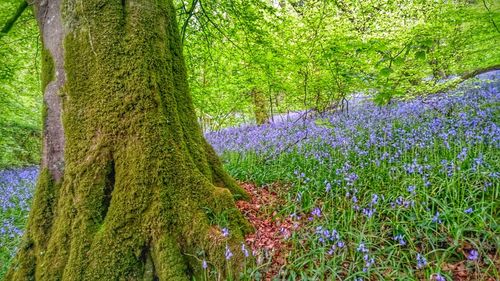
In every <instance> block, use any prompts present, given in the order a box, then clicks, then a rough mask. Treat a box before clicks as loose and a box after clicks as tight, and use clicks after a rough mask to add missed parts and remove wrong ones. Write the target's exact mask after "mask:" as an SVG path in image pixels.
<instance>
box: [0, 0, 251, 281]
mask: <svg viewBox="0 0 500 281" xmlns="http://www.w3.org/2000/svg"><path fill="white" fill-rule="evenodd" d="M35 8H36V15H37V19H38V21H39V25H40V30H41V33H42V37H43V44H44V47H45V51H44V56H43V79H42V80H43V85H42V86H44V92H45V93H44V101H45V103H44V107H45V110H44V112H45V113H44V120H45V124H44V150H43V161H42V170H41V174H40V178H39V180H38V184H37V190H36V194H35V198H34V202H33V206H32V211H31V213H30V218H29V222H28V227H27V232H26V234H25V237H24V238H23V242H22V245H21V247H20V249H19V252H18V254H17V257H16V259H15V261H14V263H13V265H12V266H11V268H10V270H9V272H8V274H7V276H6V280H16V281H17V280H68V281H69V280H71V281H75V280H76V281H77V280H190V279H191V278H192V277H193V276H201V274H202V272H203V271H202V267H201V260H203V259H206V260H207V261H208V263H209V265H210V266H212V267H215V268H217V269H218V270H219V272H224V270H225V269H226V268H233V270H232V272H233V274H236V272H237V269H238V267H239V265H240V264H241V261H242V260H243V253H241V251H238V249H239V247H240V246H241V243H242V241H243V234H244V233H245V232H246V231H250V227H249V225H248V223H247V222H246V220H245V219H244V218H243V216H242V215H241V214H240V213H239V212H238V210H237V209H236V208H235V204H234V199H233V197H239V198H247V194H246V193H245V192H244V191H243V190H242V189H241V188H240V187H239V186H238V185H237V184H236V182H235V181H234V180H233V179H232V178H231V177H230V176H229V175H228V174H227V173H226V172H225V171H224V170H223V168H222V165H221V163H220V161H219V159H218V158H217V156H216V154H215V152H214V150H213V149H212V147H211V146H210V145H209V144H208V143H207V142H206V140H205V139H204V138H203V134H202V131H201V129H200V127H199V125H198V123H197V119H196V115H195V111H194V108H193V105H192V101H191V97H190V94H189V90H188V85H187V80H186V69H185V65H184V59H183V57H182V49H181V41H180V36H179V32H178V28H177V22H176V21H175V13H174V7H173V4H172V1H153V0H148V1H139V0H114V1H100V0H85V1H83V0H50V1H43V0H39V1H37V2H36V3H35ZM214 216H215V217H220V216H223V217H224V218H225V220H226V221H227V225H222V226H219V225H216V220H213V217H214ZM220 227H227V228H229V229H230V236H229V237H223V236H222V234H221V232H220ZM226 245H227V246H229V248H230V249H231V250H232V252H233V254H234V256H233V258H232V260H231V262H230V265H229V266H228V265H227V264H226V263H227V261H226V260H225V258H224V253H225V250H226Z"/></svg>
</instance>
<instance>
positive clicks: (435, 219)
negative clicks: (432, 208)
mask: <svg viewBox="0 0 500 281" xmlns="http://www.w3.org/2000/svg"><path fill="white" fill-rule="evenodd" d="M432 222H435V223H438V224H441V223H442V222H443V221H441V219H440V218H439V212H436V214H435V215H434V217H432Z"/></svg>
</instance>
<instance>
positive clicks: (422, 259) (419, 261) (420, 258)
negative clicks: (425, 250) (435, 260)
mask: <svg viewBox="0 0 500 281" xmlns="http://www.w3.org/2000/svg"><path fill="white" fill-rule="evenodd" d="M426 265H427V260H426V259H425V257H424V256H422V255H421V254H419V253H417V268H418V269H420V268H422V267H424V266H426Z"/></svg>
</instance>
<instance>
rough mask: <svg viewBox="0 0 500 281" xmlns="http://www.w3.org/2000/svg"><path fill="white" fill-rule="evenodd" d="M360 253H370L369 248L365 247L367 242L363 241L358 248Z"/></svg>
mask: <svg viewBox="0 0 500 281" xmlns="http://www.w3.org/2000/svg"><path fill="white" fill-rule="evenodd" d="M356 250H357V251H358V252H360V253H368V249H367V248H366V247H365V243H363V242H361V243H359V245H358V248H357V249H356Z"/></svg>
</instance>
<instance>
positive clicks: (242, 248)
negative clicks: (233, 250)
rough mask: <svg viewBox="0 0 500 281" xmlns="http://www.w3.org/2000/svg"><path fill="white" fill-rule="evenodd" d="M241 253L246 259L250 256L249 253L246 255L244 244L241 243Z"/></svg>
mask: <svg viewBox="0 0 500 281" xmlns="http://www.w3.org/2000/svg"><path fill="white" fill-rule="evenodd" d="M241 252H243V255H244V256H245V257H246V258H248V256H250V253H248V250H247V248H246V246H245V243H241Z"/></svg>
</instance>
